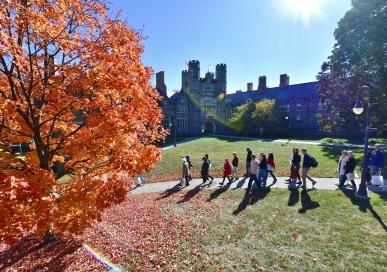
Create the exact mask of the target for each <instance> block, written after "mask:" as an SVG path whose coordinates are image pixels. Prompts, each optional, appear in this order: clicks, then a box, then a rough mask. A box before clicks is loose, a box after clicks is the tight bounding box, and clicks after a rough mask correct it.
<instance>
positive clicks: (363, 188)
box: [352, 85, 371, 199]
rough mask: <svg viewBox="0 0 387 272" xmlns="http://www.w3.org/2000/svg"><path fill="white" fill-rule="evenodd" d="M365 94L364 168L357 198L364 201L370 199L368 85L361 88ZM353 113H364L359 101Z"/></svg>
mask: <svg viewBox="0 0 387 272" xmlns="http://www.w3.org/2000/svg"><path fill="white" fill-rule="evenodd" d="M362 93H365V94H366V95H367V97H368V99H367V101H366V103H365V106H366V108H365V110H366V125H365V130H364V160H363V168H362V170H361V181H360V185H359V189H358V190H357V192H356V194H355V196H356V197H358V198H362V199H368V195H367V185H366V182H367V174H368V173H367V172H368V134H369V131H370V111H371V88H370V87H368V86H367V85H364V86H362V87H361V88H360V94H362ZM352 110H353V112H354V113H355V114H356V115H360V114H362V113H363V111H364V106H363V103H362V102H361V101H360V100H359V99H357V100H356V103H355V105H354V106H353V109H352Z"/></svg>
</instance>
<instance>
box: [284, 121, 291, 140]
mask: <svg viewBox="0 0 387 272" xmlns="http://www.w3.org/2000/svg"><path fill="white" fill-rule="evenodd" d="M285 120H286V121H288V137H289V140H288V143H289V142H290V117H289V116H285Z"/></svg>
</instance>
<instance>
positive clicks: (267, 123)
mask: <svg viewBox="0 0 387 272" xmlns="http://www.w3.org/2000/svg"><path fill="white" fill-rule="evenodd" d="M285 115H286V112H285V111H284V110H283V109H282V108H280V107H279V106H278V105H277V104H276V102H275V100H268V99H264V100H261V101H259V102H253V101H248V102H247V103H246V104H243V105H241V106H239V107H237V109H236V112H235V113H234V114H233V116H232V117H231V119H230V120H229V121H228V126H229V127H230V128H231V129H232V130H233V131H234V132H235V133H237V134H244V135H260V134H261V129H262V135H265V136H276V135H279V134H283V133H284V132H285V131H286V128H287V121H286V119H285Z"/></svg>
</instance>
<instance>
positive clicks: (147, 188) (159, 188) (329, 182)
mask: <svg viewBox="0 0 387 272" xmlns="http://www.w3.org/2000/svg"><path fill="white" fill-rule="evenodd" d="M285 179H286V177H278V181H277V182H276V183H274V184H272V180H273V179H272V178H270V177H269V178H268V180H267V186H270V187H271V188H281V189H288V184H286V183H285ZM314 180H315V181H317V183H316V185H315V186H314V187H315V188H316V189H320V190H336V189H337V186H336V185H335V184H336V183H338V179H337V178H314ZM221 181H222V179H221V178H215V180H214V182H213V183H212V184H211V185H208V186H206V188H207V189H216V188H220V185H219V183H220V182H221ZM248 181H249V179H246V178H240V179H239V180H237V181H234V182H233V183H232V184H231V186H230V188H229V189H238V188H247V184H248ZM359 182H360V180H356V183H357V184H359ZM179 183H180V182H179V181H166V182H156V183H147V184H145V185H143V186H141V187H137V188H135V189H134V190H132V191H131V193H133V194H141V193H154V192H166V191H173V190H179V188H178V187H177V186H176V185H177V184H179ZM208 183H209V182H208V181H207V183H206V184H208ZM201 184H202V180H201V179H194V180H192V181H191V182H190V186H188V187H184V188H183V190H190V189H193V188H195V187H197V186H200V185H201ZM225 184H227V181H226V182H225ZM223 186H225V185H223ZM307 187H308V188H312V183H311V182H310V181H308V180H307ZM374 187H375V186H369V187H368V188H369V189H370V190H376V189H379V190H378V191H379V192H383V189H382V188H374ZM384 192H385V193H386V194H387V188H386V189H385V190H384Z"/></svg>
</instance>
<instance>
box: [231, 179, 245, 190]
mask: <svg viewBox="0 0 387 272" xmlns="http://www.w3.org/2000/svg"><path fill="white" fill-rule="evenodd" d="M246 180H247V177H244V178H242V179H240V180H239V181H238V183H237V185H236V187H235V188H233V190H236V189H239V188H242V187H243V185H244V184H245V181H246Z"/></svg>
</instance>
